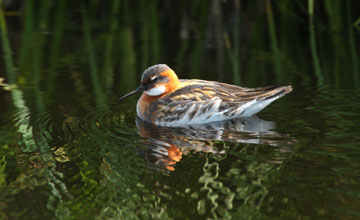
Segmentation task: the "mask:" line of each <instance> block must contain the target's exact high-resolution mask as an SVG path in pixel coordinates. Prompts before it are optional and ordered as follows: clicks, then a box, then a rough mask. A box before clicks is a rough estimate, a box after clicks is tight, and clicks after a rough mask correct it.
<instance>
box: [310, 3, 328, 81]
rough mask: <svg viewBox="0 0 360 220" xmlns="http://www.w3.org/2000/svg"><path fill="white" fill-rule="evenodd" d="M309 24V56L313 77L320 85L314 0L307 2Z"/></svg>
mask: <svg viewBox="0 0 360 220" xmlns="http://www.w3.org/2000/svg"><path fill="white" fill-rule="evenodd" d="M308 4H309V11H308V13H309V24H310V43H311V54H312V58H313V62H314V68H315V75H316V77H317V80H318V83H319V84H320V85H321V84H323V83H324V79H323V77H322V74H321V67H320V61H319V57H318V54H317V50H316V39H315V30H314V0H309V2H308Z"/></svg>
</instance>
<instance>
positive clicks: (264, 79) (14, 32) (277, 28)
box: [0, 0, 360, 96]
mask: <svg viewBox="0 0 360 220" xmlns="http://www.w3.org/2000/svg"><path fill="white" fill-rule="evenodd" d="M0 3H1V5H2V10H1V15H0V16H1V21H2V22H1V33H2V35H1V36H2V43H1V46H2V54H3V56H2V59H1V72H0V76H2V77H4V78H6V80H7V81H8V82H10V83H15V82H17V83H21V82H29V81H31V82H33V83H41V84H42V85H43V86H42V89H44V90H54V88H55V87H56V84H57V83H58V82H59V81H58V80H59V79H63V80H72V81H74V87H75V88H74V89H75V90H76V89H78V88H77V87H78V86H79V85H85V84H87V83H88V82H91V85H92V87H93V88H92V89H93V92H94V93H97V96H101V95H100V93H103V92H104V90H106V89H110V90H111V92H114V93H115V94H120V93H122V92H124V91H126V90H130V89H132V88H135V87H136V86H137V84H138V81H139V78H140V76H141V74H142V72H143V71H144V69H146V68H147V67H148V66H150V65H153V64H157V63H166V64H168V65H170V66H171V67H172V68H173V69H174V70H175V71H176V72H177V73H178V74H179V75H180V77H181V78H204V79H213V80H219V81H224V82H231V83H235V84H238V85H246V86H264V85H268V84H274V83H286V82H292V83H298V82H301V81H311V82H317V83H318V84H324V83H325V84H329V85H332V86H334V87H343V88H345V87H346V88H349V87H350V88H359V86H360V82H359V78H360V76H359V40H358V39H359V35H360V33H359V32H360V13H359V11H360V3H359V2H358V1H355V0H331V1H330V0H324V1H314V0H308V1H305V0H281V1H271V0H264V1H244V0H227V1H221V0H211V1H206V0H194V1H189V0H178V1H160V0H141V1H124V0H117V1H100V0H89V1H69V0H63V1H40V0H27V1H20V0H3V1H1V2H0ZM77 71H86V72H87V73H88V74H85V75H84V76H83V77H77V76H76V75H77V74H76V72H77ZM75 85H76V86H75Z"/></svg>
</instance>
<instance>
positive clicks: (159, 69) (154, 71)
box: [141, 64, 170, 81]
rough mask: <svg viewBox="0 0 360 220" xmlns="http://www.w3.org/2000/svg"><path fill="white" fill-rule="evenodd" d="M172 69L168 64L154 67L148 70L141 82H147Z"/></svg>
mask: <svg viewBox="0 0 360 220" xmlns="http://www.w3.org/2000/svg"><path fill="white" fill-rule="evenodd" d="M169 69H170V67H168V66H167V65H166V64H157V65H154V66H151V67H149V68H147V69H146V70H145V71H144V73H143V75H142V77H141V81H145V80H146V79H147V78H149V77H151V76H153V75H156V74H158V73H161V72H164V71H165V70H169Z"/></svg>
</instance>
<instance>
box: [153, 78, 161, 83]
mask: <svg viewBox="0 0 360 220" xmlns="http://www.w3.org/2000/svg"><path fill="white" fill-rule="evenodd" d="M159 80H160V77H159V76H156V77H154V78H153V79H152V80H151V82H153V83H154V82H157V81H159Z"/></svg>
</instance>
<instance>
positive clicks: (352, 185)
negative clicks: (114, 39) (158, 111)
mask: <svg viewBox="0 0 360 220" xmlns="http://www.w3.org/2000/svg"><path fill="white" fill-rule="evenodd" d="M109 99H110V100H112V97H110V98H109ZM358 100H359V94H358V93H357V92H356V91H351V90H334V89H332V88H329V87H320V89H319V90H313V89H312V87H311V85H307V86H304V87H300V88H298V89H296V88H295V90H294V92H293V93H291V94H289V96H288V97H285V98H283V99H282V100H279V101H277V102H275V103H273V104H272V105H271V106H269V107H268V108H267V109H265V110H264V111H263V112H261V113H260V114H259V116H257V117H251V118H245V119H238V120H232V121H225V122H216V123H211V124H206V125H192V126H186V127H181V128H162V127H155V126H153V125H150V124H146V123H143V122H142V121H141V120H138V119H136V113H135V104H136V103H135V100H130V101H129V102H128V103H120V104H119V103H116V102H115V103H110V104H109V106H111V108H92V109H89V110H86V109H85V110H84V109H83V108H82V107H81V105H82V104H79V106H76V105H66V104H61V105H58V106H56V108H55V107H51V106H49V107H45V108H43V110H42V111H37V109H36V108H35V107H36V106H38V104H37V103H36V102H37V100H33V102H29V100H27V102H26V105H27V108H28V109H29V110H27V111H26V112H25V113H24V112H23V111H21V109H20V110H19V109H17V108H14V109H12V110H10V111H9V112H7V113H6V114H7V115H10V116H11V117H9V119H8V120H7V124H6V125H5V126H2V128H1V134H4V135H3V137H4V139H3V140H2V148H1V152H2V154H3V155H5V157H4V158H5V160H6V168H5V170H4V171H1V169H0V171H1V172H2V173H5V182H4V181H3V182H1V184H2V185H0V189H1V197H0V198H1V206H2V207H4V208H3V209H1V213H3V215H6V216H9V217H10V218H16V216H18V217H23V216H25V215H31V216H35V217H39V218H45V217H46V218H52V217H57V218H71V217H74V216H75V217H79V216H81V218H97V219H104V218H106V217H107V218H111V219H117V218H118V219H121V218H131V217H133V218H144V219H148V218H155V219H166V218H170V219H171V218H175V219H176V218H177V219H183V218H186V217H188V218H194V219H196V218H203V217H204V218H205V217H210V218H221V219H226V218H230V216H231V218H233V219H248V218H252V219H272V218H275V217H276V218H278V219H297V218H298V217H299V216H304V218H306V217H308V218H312V217H318V218H319V219H329V218H337V217H340V216H347V217H348V218H353V217H354V216H357V213H359V209H358V207H360V206H359V205H360V204H359V203H358V201H359V198H358V197H359V196H358V195H359V192H360V188H359V178H358V170H359V168H360V163H358V161H357V160H358V157H357V155H358V153H359V150H360V146H359V138H358V133H359V128H358V124H359V123H360V122H359V120H360V117H359V116H360V109H359V103H358ZM133 101H134V102H133ZM124 111H125V112H124ZM124 113H125V114H124ZM30 119H31V120H30ZM270 120H271V121H270ZM21 123H23V124H24V123H25V124H27V125H31V127H32V131H33V132H32V134H33V137H32V139H31V138H30V139H31V140H33V141H34V142H33V143H35V146H36V147H35V148H33V150H31V149H32V148H31V149H30V148H26V145H25V141H26V140H27V139H26V138H25V137H27V136H24V137H22V135H21V134H22V133H19V132H18V130H17V129H18V128H19V127H20V126H19V125H20V124H21ZM12 133H15V134H16V135H15V137H14V135H11V134H12ZM14 139H15V140H16V141H14ZM41 146H42V147H41ZM44 146H48V147H47V148H46V147H44ZM24 149H27V151H24ZM29 149H30V152H28V150H29ZM1 164H4V163H3V162H2V163H1ZM0 180H1V179H0ZM24 197H26V198H27V201H26V202H25V201H23V200H22V199H21V198H24ZM37 200H41V202H40V203H36V202H35V201H37ZM28 201H33V203H34V204H38V205H37V207H36V209H35V210H37V211H35V213H32V212H33V211H32V210H34V209H33V208H32V207H31V206H29V202H28ZM338 207H341V208H340V209H339V208H338ZM20 210H22V212H20ZM94 216H95V217H94Z"/></svg>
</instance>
